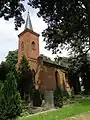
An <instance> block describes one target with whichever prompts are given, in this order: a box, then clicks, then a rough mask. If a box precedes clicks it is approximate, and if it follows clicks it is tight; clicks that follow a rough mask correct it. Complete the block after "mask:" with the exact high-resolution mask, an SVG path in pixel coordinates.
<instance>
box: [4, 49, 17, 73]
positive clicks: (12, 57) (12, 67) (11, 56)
mask: <svg viewBox="0 0 90 120" xmlns="http://www.w3.org/2000/svg"><path fill="white" fill-rule="evenodd" d="M5 62H6V64H7V65H8V69H9V71H13V72H15V71H16V64H17V62H18V50H15V51H9V53H8V55H7V56H6V60H5Z"/></svg>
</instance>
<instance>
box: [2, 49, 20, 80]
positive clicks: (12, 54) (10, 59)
mask: <svg viewBox="0 0 90 120" xmlns="http://www.w3.org/2000/svg"><path fill="white" fill-rule="evenodd" d="M17 57H18V51H17V50H15V51H9V53H8V55H7V57H6V60H5V61H4V62H3V61H2V62H1V64H0V80H1V81H3V82H4V81H5V80H6V76H7V74H8V73H9V72H12V71H13V72H14V75H15V77H17V72H16V64H17V61H18V58H17Z"/></svg>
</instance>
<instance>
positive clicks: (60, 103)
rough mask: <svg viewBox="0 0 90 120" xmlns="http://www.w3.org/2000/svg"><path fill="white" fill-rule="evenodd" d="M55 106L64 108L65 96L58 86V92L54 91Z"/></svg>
mask: <svg viewBox="0 0 90 120" xmlns="http://www.w3.org/2000/svg"><path fill="white" fill-rule="evenodd" d="M54 105H55V106H56V107H62V106H63V94H62V90H61V88H60V86H57V88H56V90H55V91H54Z"/></svg>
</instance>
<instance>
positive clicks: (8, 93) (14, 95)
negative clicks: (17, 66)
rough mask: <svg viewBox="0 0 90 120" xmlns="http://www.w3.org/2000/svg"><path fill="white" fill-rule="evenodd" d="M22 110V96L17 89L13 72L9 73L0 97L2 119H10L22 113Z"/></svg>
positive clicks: (0, 116)
mask: <svg viewBox="0 0 90 120" xmlns="http://www.w3.org/2000/svg"><path fill="white" fill-rule="evenodd" d="M21 111H22V104H21V97H20V94H19V92H18V91H17V84H16V79H15V76H14V74H13V72H11V73H8V74H7V77H6V80H5V82H4V87H3V89H2V97H1V99H0V120H8V119H12V118H15V117H16V116H18V115H20V113H21Z"/></svg>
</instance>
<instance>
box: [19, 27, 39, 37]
mask: <svg viewBox="0 0 90 120" xmlns="http://www.w3.org/2000/svg"><path fill="white" fill-rule="evenodd" d="M26 32H30V33H32V34H34V35H36V36H38V37H39V36H40V35H39V34H38V33H36V32H34V31H32V30H30V29H28V28H26V29H25V30H24V31H23V32H21V33H20V34H19V35H18V37H20V36H21V35H23V34H24V33H26Z"/></svg>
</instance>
